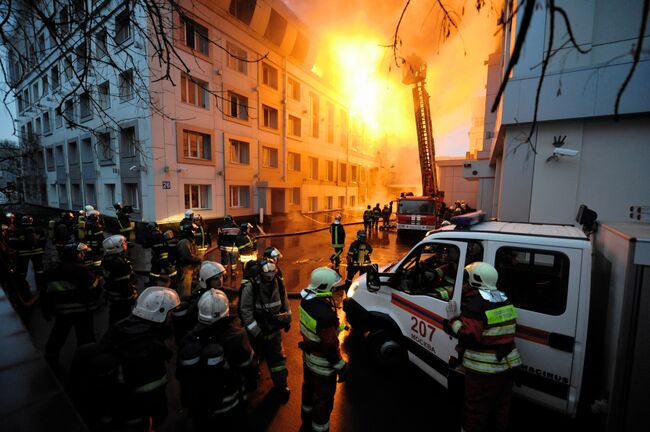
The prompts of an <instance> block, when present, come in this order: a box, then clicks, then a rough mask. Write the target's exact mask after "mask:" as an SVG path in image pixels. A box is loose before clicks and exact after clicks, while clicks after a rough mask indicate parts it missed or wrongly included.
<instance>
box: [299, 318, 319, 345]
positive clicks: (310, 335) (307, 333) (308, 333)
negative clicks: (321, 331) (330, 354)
mask: <svg viewBox="0 0 650 432" xmlns="http://www.w3.org/2000/svg"><path fill="white" fill-rule="evenodd" d="M300 333H302V335H303V336H304V337H306V338H307V339H309V340H310V341H312V342H320V337H319V336H318V335H317V334H315V333H313V332H312V331H311V330H309V329H308V328H307V327H305V325H304V324H303V323H302V321H301V322H300Z"/></svg>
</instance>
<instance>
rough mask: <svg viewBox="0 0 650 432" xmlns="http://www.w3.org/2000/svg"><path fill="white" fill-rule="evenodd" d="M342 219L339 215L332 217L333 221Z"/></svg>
mask: <svg viewBox="0 0 650 432" xmlns="http://www.w3.org/2000/svg"><path fill="white" fill-rule="evenodd" d="M341 218H342V216H341V213H337V214H336V216H334V220H338V221H340V220H341Z"/></svg>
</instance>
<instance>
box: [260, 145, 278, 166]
mask: <svg viewBox="0 0 650 432" xmlns="http://www.w3.org/2000/svg"><path fill="white" fill-rule="evenodd" d="M274 155H275V164H273V162H274ZM279 161H280V152H279V151H278V149H277V148H276V147H270V146H262V166H263V167H264V168H278V167H279Z"/></svg>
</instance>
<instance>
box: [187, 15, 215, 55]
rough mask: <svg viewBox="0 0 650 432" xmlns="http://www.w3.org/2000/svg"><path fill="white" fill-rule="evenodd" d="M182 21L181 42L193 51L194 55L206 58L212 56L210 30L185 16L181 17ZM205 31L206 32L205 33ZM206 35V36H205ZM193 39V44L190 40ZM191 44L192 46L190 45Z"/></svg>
mask: <svg viewBox="0 0 650 432" xmlns="http://www.w3.org/2000/svg"><path fill="white" fill-rule="evenodd" d="M181 21H182V29H181V31H182V34H181V40H182V42H183V45H184V46H185V47H186V48H188V49H190V50H192V52H194V53H198V54H199V55H202V56H204V57H209V56H210V42H209V41H210V29H208V28H207V27H206V26H204V25H202V24H199V23H198V22H196V21H195V20H193V19H191V18H189V17H186V16H183V17H181ZM203 30H205V31H204V32H203ZM189 31H192V34H191V37H190V36H189V33H188V32H189ZM203 33H205V34H203ZM190 38H191V42H190V40H189V39H190ZM190 43H191V45H190Z"/></svg>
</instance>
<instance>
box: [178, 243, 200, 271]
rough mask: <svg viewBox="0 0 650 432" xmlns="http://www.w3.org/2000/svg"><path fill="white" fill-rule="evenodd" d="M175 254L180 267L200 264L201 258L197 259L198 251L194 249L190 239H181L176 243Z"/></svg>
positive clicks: (194, 244)
mask: <svg viewBox="0 0 650 432" xmlns="http://www.w3.org/2000/svg"><path fill="white" fill-rule="evenodd" d="M176 252H177V253H176V260H177V262H178V265H179V266H180V267H186V266H190V265H200V264H201V258H199V251H198V249H197V247H196V243H195V242H194V241H193V240H191V239H188V238H184V239H181V240H180V241H179V242H178V247H177V248H176Z"/></svg>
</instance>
